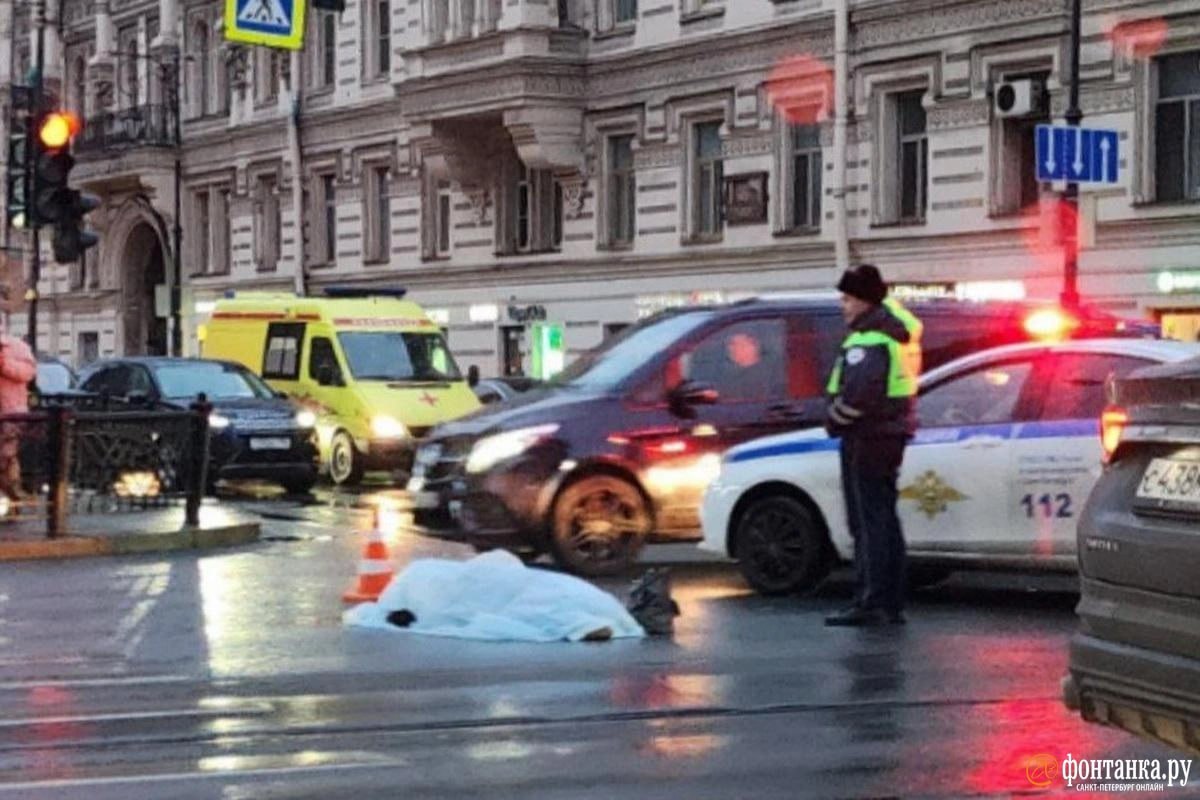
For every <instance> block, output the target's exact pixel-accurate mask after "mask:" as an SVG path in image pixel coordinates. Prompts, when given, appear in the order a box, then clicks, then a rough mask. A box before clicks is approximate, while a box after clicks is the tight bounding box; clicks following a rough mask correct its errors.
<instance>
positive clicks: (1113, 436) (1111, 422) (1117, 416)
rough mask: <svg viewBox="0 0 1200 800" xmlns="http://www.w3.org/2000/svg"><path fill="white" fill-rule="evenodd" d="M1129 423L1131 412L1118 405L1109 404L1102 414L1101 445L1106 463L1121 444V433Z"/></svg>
mask: <svg viewBox="0 0 1200 800" xmlns="http://www.w3.org/2000/svg"><path fill="white" fill-rule="evenodd" d="M1128 424H1129V414H1128V413H1127V412H1126V411H1125V409H1123V408H1120V407H1118V406H1109V407H1108V408H1106V409H1104V412H1103V413H1102V414H1101V415H1100V447H1101V448H1102V449H1103V451H1104V463H1105V464H1107V463H1108V462H1109V461H1110V460H1111V459H1112V456H1113V453H1115V452H1117V446H1118V445H1119V444H1121V434H1123V433H1124V432H1125V426H1126V425H1128Z"/></svg>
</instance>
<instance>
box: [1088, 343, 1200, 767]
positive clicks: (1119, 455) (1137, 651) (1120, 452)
mask: <svg viewBox="0 0 1200 800" xmlns="http://www.w3.org/2000/svg"><path fill="white" fill-rule="evenodd" d="M1110 396H1111V399H1112V400H1113V402H1114V405H1112V406H1111V407H1110V408H1109V409H1108V410H1107V411H1105V413H1104V417H1103V418H1102V420H1101V430H1102V431H1103V439H1104V447H1105V451H1106V452H1109V453H1111V455H1110V457H1109V464H1108V466H1107V468H1106V469H1105V470H1104V473H1103V475H1101V477H1100V480H1099V481H1098V482H1097V483H1096V485H1095V488H1094V489H1093V490H1092V494H1091V497H1090V498H1089V499H1088V503H1087V506H1086V507H1085V508H1084V512H1083V516H1082V517H1081V518H1080V520H1079V529H1078V545H1079V572H1080V580H1081V583H1080V600H1079V607H1078V614H1079V619H1080V631H1079V633H1078V634H1076V636H1075V638H1074V640H1073V641H1072V642H1071V660H1070V676H1069V677H1068V679H1067V682H1066V687H1065V688H1066V695H1067V702H1068V704H1069V705H1071V706H1073V707H1075V708H1078V709H1080V710H1081V712H1082V714H1083V717H1084V719H1087V720H1090V721H1093V722H1100V723H1105V724H1109V725H1114V726H1116V727H1120V728H1124V729H1126V730H1128V731H1130V732H1132V733H1136V734H1138V735H1141V736H1144V737H1147V738H1152V739H1157V740H1160V741H1165V742H1167V743H1168V744H1171V745H1174V746H1176V747H1180V748H1184V749H1188V750H1190V751H1191V752H1193V753H1196V754H1198V755H1200V358H1194V359H1191V360H1189V361H1184V362H1182V363H1179V364H1171V365H1165V366H1161V367H1152V368H1149V369H1146V370H1142V371H1139V372H1136V373H1134V374H1133V375H1131V376H1129V377H1128V378H1126V379H1124V380H1120V381H1117V382H1115V384H1114V386H1113V387H1111V388H1110Z"/></svg>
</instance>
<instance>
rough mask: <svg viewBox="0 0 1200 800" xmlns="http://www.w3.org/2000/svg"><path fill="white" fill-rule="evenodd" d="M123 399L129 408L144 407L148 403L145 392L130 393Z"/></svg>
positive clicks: (148, 396)
mask: <svg viewBox="0 0 1200 800" xmlns="http://www.w3.org/2000/svg"><path fill="white" fill-rule="evenodd" d="M125 399H126V400H127V401H129V404H130V405H131V406H144V405H148V404H149V403H150V395H149V394H147V393H146V392H130V393H129V394H127V395H126V396H125Z"/></svg>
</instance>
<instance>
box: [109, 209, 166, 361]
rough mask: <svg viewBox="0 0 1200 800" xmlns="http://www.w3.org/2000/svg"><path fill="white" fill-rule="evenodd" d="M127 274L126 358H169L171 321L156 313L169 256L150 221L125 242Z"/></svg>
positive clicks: (124, 269)
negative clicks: (158, 288)
mask: <svg viewBox="0 0 1200 800" xmlns="http://www.w3.org/2000/svg"><path fill="white" fill-rule="evenodd" d="M118 263H119V269H120V270H121V272H122V273H123V275H122V278H123V280H122V285H123V286H124V292H123V299H124V303H122V305H123V306H124V308H123V309H122V311H123V314H124V320H125V321H124V327H125V354H126V355H147V356H163V355H167V320H166V319H165V318H160V317H159V316H158V315H157V314H156V313H155V307H154V291H155V287H156V286H158V285H160V284H164V283H166V278H167V271H166V263H167V260H166V254H165V253H164V252H163V246H162V242H161V241H160V240H159V238H158V233H157V232H156V231H155V230H154V228H153V227H152V226H151V225H150V224H149V223H146V222H141V223H138V224H137V225H136V226H134V228H133V230H132V231H130V232H129V238H127V239H126V240H125V249H124V253H123V257H122V258H121V260H120V261H119V262H118Z"/></svg>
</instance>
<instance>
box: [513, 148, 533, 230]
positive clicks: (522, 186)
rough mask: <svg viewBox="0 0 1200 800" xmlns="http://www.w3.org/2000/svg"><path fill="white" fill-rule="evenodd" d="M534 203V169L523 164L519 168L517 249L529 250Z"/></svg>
mask: <svg viewBox="0 0 1200 800" xmlns="http://www.w3.org/2000/svg"><path fill="white" fill-rule="evenodd" d="M532 203H533V171H532V170H531V169H529V167H527V166H525V165H524V164H521V166H520V167H519V168H518V170H517V217H516V222H517V228H516V242H517V249H518V250H520V251H522V252H524V251H527V250H529V245H530V241H531V240H532V228H533V215H532V213H531V212H530V206H531V205H532Z"/></svg>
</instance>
